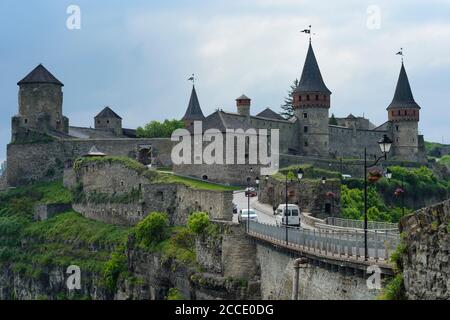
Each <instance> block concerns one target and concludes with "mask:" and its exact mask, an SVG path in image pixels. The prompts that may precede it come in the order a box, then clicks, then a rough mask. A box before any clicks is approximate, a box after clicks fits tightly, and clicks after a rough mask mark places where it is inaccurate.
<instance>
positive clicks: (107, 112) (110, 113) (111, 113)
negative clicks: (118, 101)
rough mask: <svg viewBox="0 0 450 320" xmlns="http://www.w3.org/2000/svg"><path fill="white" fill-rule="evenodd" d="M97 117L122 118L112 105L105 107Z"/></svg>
mask: <svg viewBox="0 0 450 320" xmlns="http://www.w3.org/2000/svg"><path fill="white" fill-rule="evenodd" d="M95 118H117V119H122V118H121V117H120V116H119V115H118V114H117V113H115V112H114V111H112V109H111V108H110V107H105V108H104V109H103V110H102V111H100V113H99V114H98V115H96V116H95Z"/></svg>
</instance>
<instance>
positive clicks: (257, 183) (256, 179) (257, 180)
mask: <svg viewBox="0 0 450 320" xmlns="http://www.w3.org/2000/svg"><path fill="white" fill-rule="evenodd" d="M255 183H256V187H257V188H258V194H257V195H258V198H257V199H258V200H259V183H260V180H259V177H256V178H255Z"/></svg>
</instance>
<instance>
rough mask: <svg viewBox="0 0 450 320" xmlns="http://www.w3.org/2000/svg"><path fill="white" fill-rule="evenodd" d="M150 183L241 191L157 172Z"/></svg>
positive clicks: (197, 188)
mask: <svg viewBox="0 0 450 320" xmlns="http://www.w3.org/2000/svg"><path fill="white" fill-rule="evenodd" d="M152 183H168V184H182V185H185V186H187V187H189V188H191V189H195V190H209V191H237V190H240V189H242V188H240V187H236V186H224V185H220V184H214V183H209V182H206V181H200V180H196V179H191V178H187V177H180V176H176V175H174V174H171V173H168V172H158V173H157V174H156V175H155V177H154V178H153V179H152Z"/></svg>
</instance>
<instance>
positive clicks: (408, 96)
mask: <svg viewBox="0 0 450 320" xmlns="http://www.w3.org/2000/svg"><path fill="white" fill-rule="evenodd" d="M397 108H413V109H420V107H419V105H418V104H417V103H416V101H415V100H414V96H413V94H412V91H411V86H410V84H409V80H408V75H407V74H406V70H405V65H404V64H403V62H402V67H401V69H400V75H399V77H398V81H397V88H396V89H395V94H394V99H392V102H391V104H390V105H389V107H388V110H391V109H397Z"/></svg>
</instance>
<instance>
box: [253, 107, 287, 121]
mask: <svg viewBox="0 0 450 320" xmlns="http://www.w3.org/2000/svg"><path fill="white" fill-rule="evenodd" d="M256 116H257V117H263V118H268V119H276V120H286V119H285V118H283V117H282V116H281V115H280V114H278V113H276V112H275V111H273V110H272V109H270V108H266V109H265V110H264V111H262V112H260V113H258V114H257V115H256Z"/></svg>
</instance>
